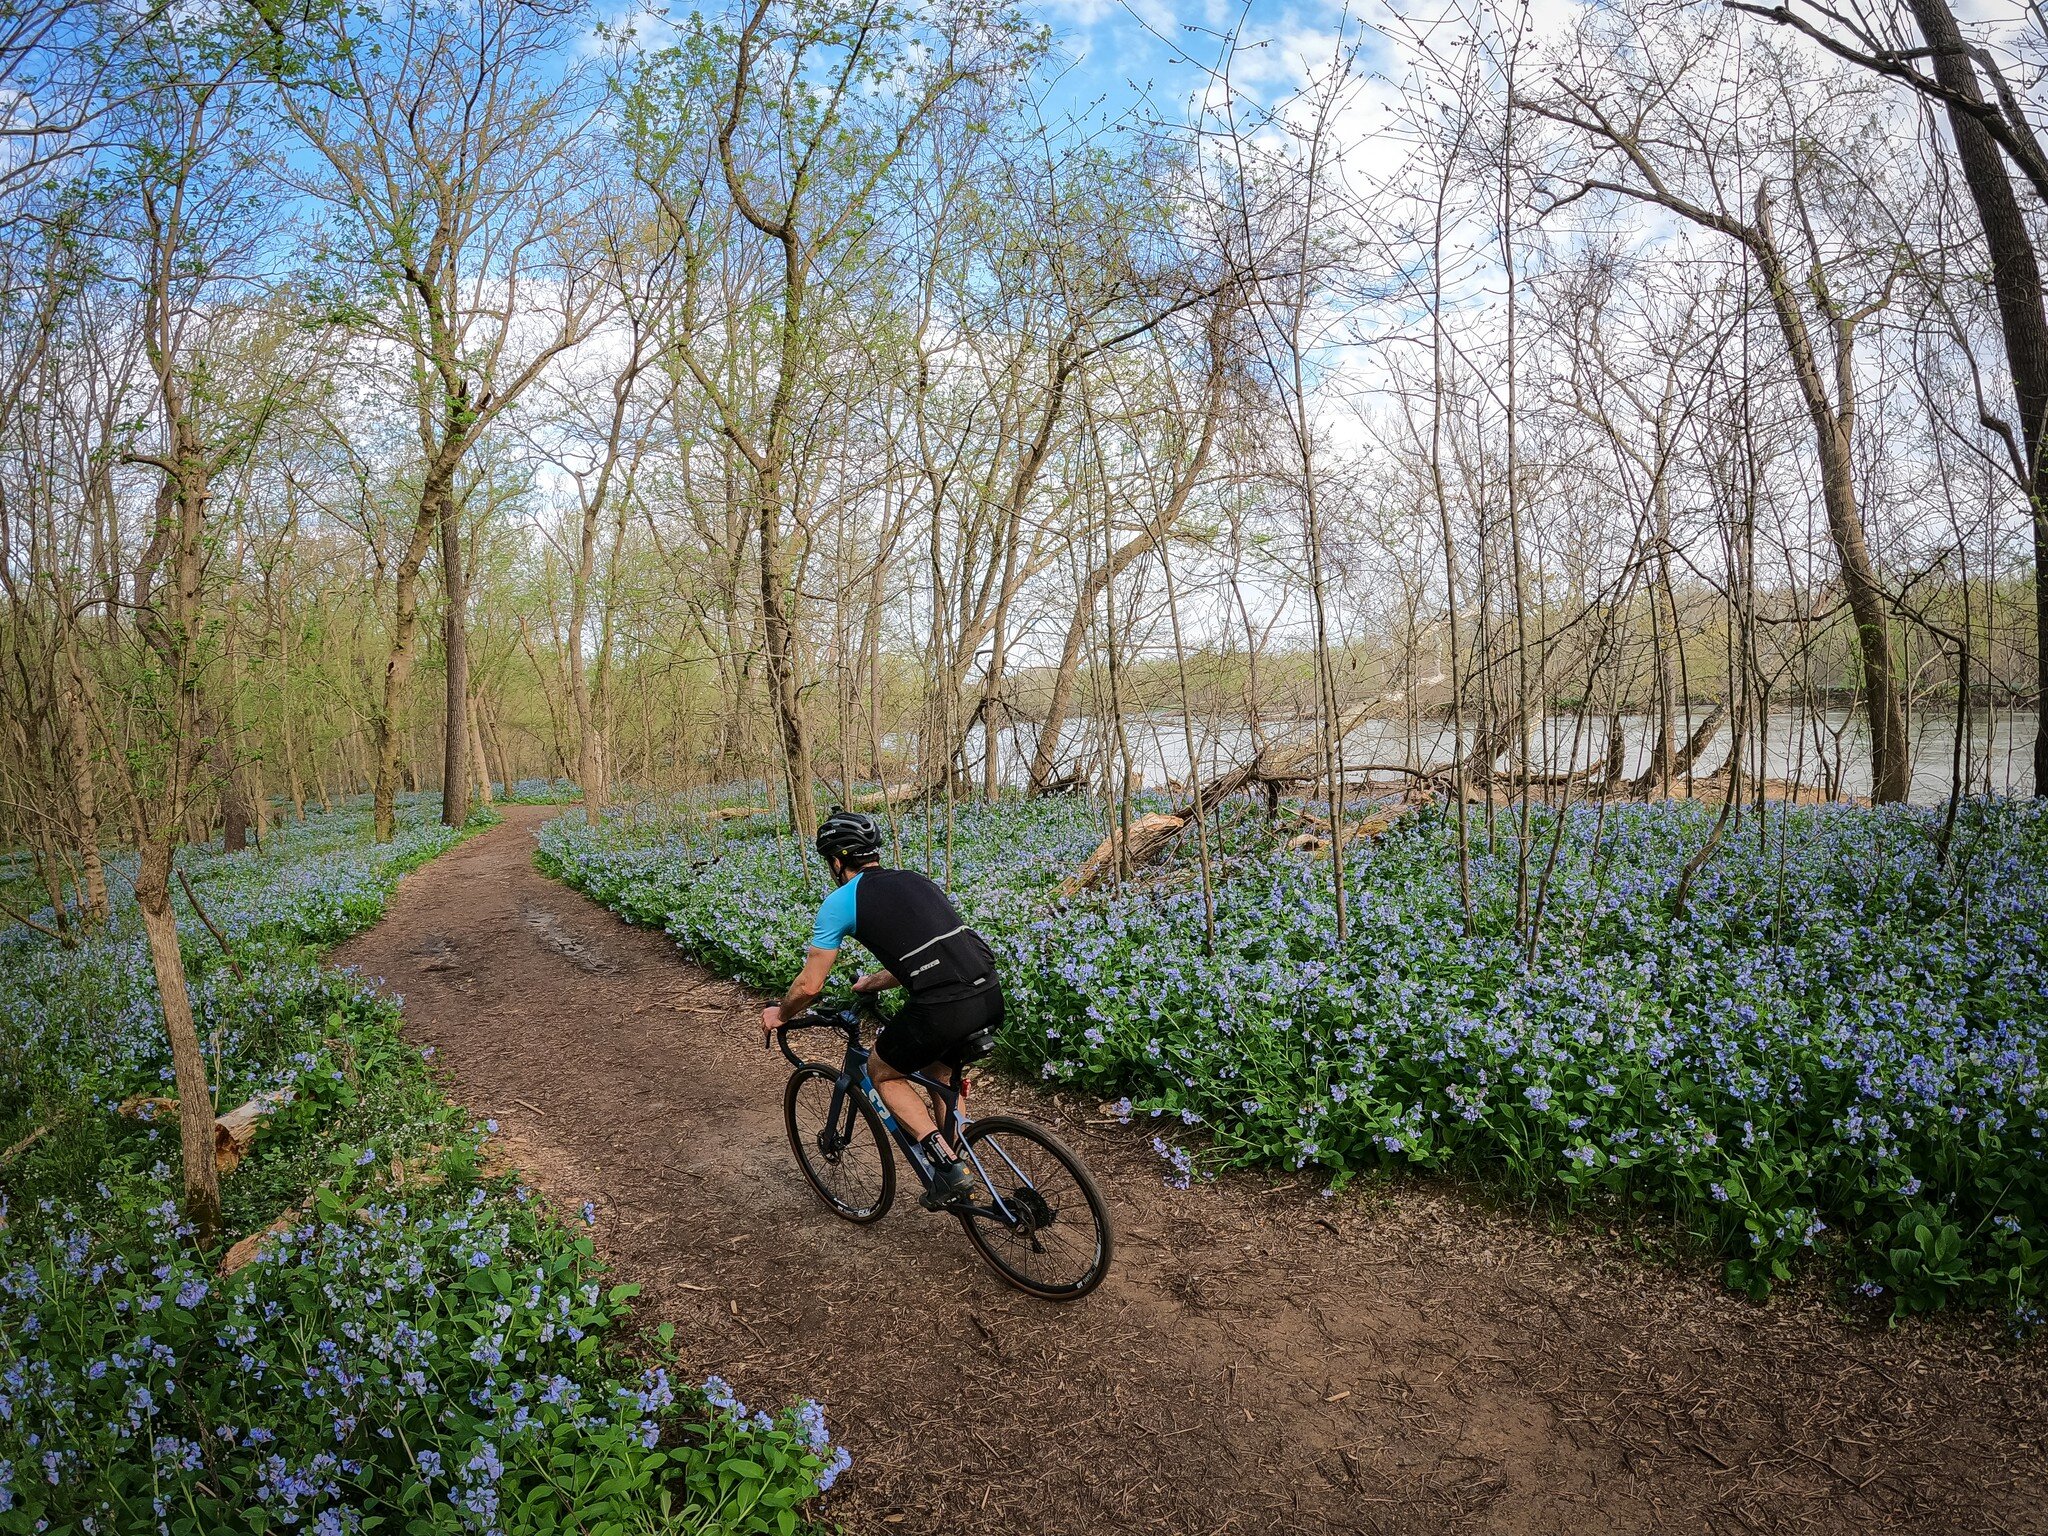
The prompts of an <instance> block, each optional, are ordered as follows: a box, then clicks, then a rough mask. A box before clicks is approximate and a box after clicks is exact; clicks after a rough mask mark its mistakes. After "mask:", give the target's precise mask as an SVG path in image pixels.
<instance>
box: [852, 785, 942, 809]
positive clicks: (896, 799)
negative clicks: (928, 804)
mask: <svg viewBox="0 0 2048 1536" xmlns="http://www.w3.org/2000/svg"><path fill="white" fill-rule="evenodd" d="M944 787H945V786H944V785H943V784H941V785H940V786H939V789H937V790H934V789H929V788H927V787H926V786H924V785H922V784H891V785H889V786H888V787H886V788H884V789H867V790H862V791H861V792H860V793H859V794H857V795H855V796H854V797H853V798H852V799H850V800H848V801H847V802H846V808H847V809H848V810H850V811H880V810H886V809H888V808H889V807H891V806H897V805H908V804H911V803H912V802H914V801H918V800H922V799H924V798H925V797H926V796H927V795H932V794H937V793H939V792H940V790H943V789H944Z"/></svg>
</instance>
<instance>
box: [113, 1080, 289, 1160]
mask: <svg viewBox="0 0 2048 1536" xmlns="http://www.w3.org/2000/svg"><path fill="white" fill-rule="evenodd" d="M291 1101H292V1095H291V1091H290V1090H289V1089H286V1088H273V1089H271V1090H270V1091H268V1092H266V1093H259V1094H257V1095H256V1097H255V1098H253V1099H251V1100H249V1101H248V1102H247V1103H246V1104H241V1105H238V1106H236V1107H235V1108H234V1109H231V1110H229V1111H228V1112H227V1113H226V1114H224V1115H222V1116H220V1117H219V1118H217V1119H216V1120H215V1121H214V1122H213V1166H214V1167H215V1169H217V1170H218V1171H219V1172H221V1173H229V1172H232V1171H233V1169H234V1168H235V1167H236V1165H237V1164H239V1163H240V1162H241V1161H242V1159H243V1158H245V1157H247V1156H248V1155H249V1149H250V1147H252V1146H253V1145H255V1142H256V1133H257V1131H259V1130H261V1129H262V1127H263V1122H264V1121H265V1120H267V1119H269V1118H270V1116H271V1115H273V1114H275V1113H276V1112H277V1111H278V1110H280V1109H282V1108H284V1106H285V1105H287V1104H289V1103H291ZM114 1109H115V1112H116V1113H117V1114H121V1115H125V1116H127V1117H128V1118H129V1119H130V1120H140V1121H143V1122H144V1123H145V1124H154V1123H155V1122H156V1121H158V1120H164V1119H175V1118H177V1114H178V1101H177V1100H176V1099H167V1098H163V1097H161V1096H160V1095H155V1094H143V1093H133V1094H130V1095H129V1096H128V1097H127V1098H125V1099H123V1100H122V1101H121V1102H120V1103H119V1104H117V1105H115V1106H114Z"/></svg>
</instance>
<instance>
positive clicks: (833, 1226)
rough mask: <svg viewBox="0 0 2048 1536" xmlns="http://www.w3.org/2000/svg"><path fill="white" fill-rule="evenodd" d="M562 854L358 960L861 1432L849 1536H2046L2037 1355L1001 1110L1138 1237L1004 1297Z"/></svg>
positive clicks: (504, 869) (448, 1079)
mask: <svg viewBox="0 0 2048 1536" xmlns="http://www.w3.org/2000/svg"><path fill="white" fill-rule="evenodd" d="M552 814H556V812H554V811H551V810H546V809H541V808H533V807H512V808H510V809H509V811H508V814H507V817H506V824H505V825H504V826H502V827H499V828H497V829H495V830H493V831H491V832H489V833H486V834H484V835H482V836H480V837H477V838H473V839H471V840H470V841H469V842H467V843H464V844H463V845H462V846H460V847H458V848H457V849H455V850H454V851H453V852H451V853H449V854H447V855H445V856H443V857H442V858H440V859H437V860H435V861H434V862H433V863H431V864H428V865H427V866H426V867H425V868H423V869H421V870H420V871H418V872H417V873H415V874H412V875H410V876H408V877H407V878H406V880H405V881H404V883H403V884H402V885H401V886H400V887H399V890H398V893H397V895H396V897H395V898H394V899H393V901H392V902H391V905H390V910H389V913H388V915H387V916H386V917H385V919H384V921H383V922H382V923H381V924H379V925H378V926H377V927H376V928H375V929H373V930H372V931H371V932H369V933H367V934H364V935H362V936H360V937H358V938H356V939H354V940H352V941H351V942H350V943H349V944H347V945H345V946H344V947H343V949H342V950H341V951H340V952H339V954H338V955H337V957H336V958H337V960H339V961H340V962H342V963H345V964H353V965H356V966H359V967H360V968H361V969H362V970H363V972H364V973H365V974H366V975H368V976H370V977H373V978H383V979H384V981H385V983H386V984H387V985H388V987H389V988H390V989H391V990H392V991H394V992H398V993H400V994H402V995H403V996H404V999H405V1012H406V1019H407V1029H408V1033H409V1034H410V1035H411V1037H412V1038H413V1039H415V1040H416V1041H418V1042H420V1043H422V1044H431V1045H433V1046H435V1047H436V1048H437V1061H438V1064H439V1066H440V1068H441V1069H442V1072H443V1077H444V1081H445V1083H446V1085H447V1087H448V1089H449V1091H450V1092H451V1093H452V1094H453V1095H454V1096H455V1097H456V1098H457V1099H458V1100H460V1101H461V1102H463V1103H465V1104H467V1105H469V1106H470V1107H471V1108H473V1109H474V1110H476V1111H477V1112H479V1113H482V1114H489V1115H493V1116H495V1117H496V1118H497V1120H498V1121H499V1123H500V1126H501V1127H502V1133H503V1136H504V1139H505V1141H506V1142H507V1143H508V1148H507V1150H508V1151H509V1153H510V1155H511V1156H512V1158H513V1160H514V1161H515V1162H517V1163H518V1164H519V1166H520V1167H521V1168H522V1169H524V1170H526V1171H527V1172H528V1173H529V1174H530V1175H531V1177H532V1178H533V1179H534V1180H535V1181H536V1182H537V1183H538V1184H539V1185H540V1186H541V1187H543V1188H544V1189H545V1190H547V1191H548V1192H549V1193H550V1194H551V1195H552V1196H554V1197H555V1199H556V1200H557V1201H558V1202H559V1203H560V1205H561V1207H562V1208H564V1209H568V1210H574V1209H575V1207H576V1206H577V1205H578V1204H580V1203H581V1202H582V1201H584V1200H586V1199H588V1200H593V1201H595V1202H596V1204H597V1207H598V1211H599V1219H598V1226H597V1237H598V1241H599V1245H600V1247H601V1248H602V1249H603V1250H604V1252H605V1253H606V1254H607V1256H608V1257H609V1258H610V1259H611V1260H612V1261H613V1262H614V1263H615V1265H616V1266H617V1268H618V1270H619V1271H620V1274H621V1277H622V1278H626V1279H632V1280H637V1281H639V1282H641V1283H642V1284H643V1285H644V1286H645V1287H646V1293H645V1297H644V1300H643V1303H642V1307H643V1311H644V1314H645V1315H646V1316H647V1319H648V1321H650V1322H652V1321H654V1320H656V1319H666V1320H669V1321H672V1322H674V1323H675V1325H676V1331H677V1339H678V1347H679V1349H680V1352H681V1356H682V1361H681V1370H682V1372H683V1373H684V1374H685V1375H692V1374H693V1375H694V1377H695V1378H698V1379H701V1378H702V1377H703V1376H704V1375H707V1374H709V1373H712V1372H717V1373H719V1374H721V1375H724V1376H725V1377H727V1378H728V1379H730V1380H731V1381H732V1382H733V1383H734V1385H735V1386H736V1388H737V1389H738V1391H739V1393H740V1395H741V1396H742V1397H743V1398H745V1399H746V1400H747V1401H749V1402H755V1403H762V1404H774V1403H779V1402H782V1401H785V1400H787V1399H789V1398H791V1397H794V1396H798V1395H812V1396H816V1397H818V1398H819V1399H821V1400H822V1401H823V1402H824V1403H825V1404H826V1405H827V1408H828V1411H829V1414H830V1419H831V1423H832V1426H833V1429H834V1431H835V1432H836V1433H837V1434H838V1435H839V1436H840V1437H841V1438H842V1439H843V1440H844V1441H845V1442H846V1443H847V1445H848V1446H849V1447H850V1448H851V1449H852V1451H853V1456H854V1463H853V1470H852V1472H851V1473H849V1474H848V1476H847V1477H846V1478H845V1479H844V1480H843V1481H842V1482H841V1484H840V1487H839V1489H838V1490H836V1491H835V1492H834V1494H833V1495H832V1496H831V1499H830V1501H829V1507H828V1513H829V1514H830V1515H832V1516H833V1517H835V1518H837V1519H838V1520H840V1521H841V1522H843V1524H844V1525H845V1527H846V1528H847V1529H848V1530H850V1531H856V1532H887V1531H891V1530H897V1529H902V1530H927V1531H933V1532H943V1533H947V1536H953V1533H973V1536H983V1533H987V1536H994V1533H1019V1536H1039V1533H1046V1536H1091V1533H1095V1532H1109V1531H1115V1532H1130V1533H1139V1532H1172V1533H1202V1536H1212V1533H1213V1536H1226V1533H1229V1536H1254V1533H1258V1536H1278V1533H1292V1532H1312V1533H1321V1532H1339V1531H1342V1532H1386V1533H1394V1532H1440V1531H1486V1532H1513V1533H1520V1532H1560V1533H1563V1532H1574V1533H1576V1532H1594V1531H1630V1532H1633V1531H1651V1530H1670V1531H1686V1532H1693V1531H1729V1532H1734V1531H1794V1530H1796V1531H1841V1532H1875V1531H1894V1530H1896V1531H1915V1532H1930V1533H1933V1532H1942V1533H1948V1532H1958V1533H1960V1532H1991V1531H2014V1532H2021V1531H2025V1532H2048V1471H2044V1468H2048V1359H2044V1357H2043V1352H2042V1351H2041V1350H2040V1349H2039V1348H2038V1347H2037V1348H2035V1349H2033V1350H2030V1351H2027V1352H2024V1353H2023V1354H2022V1355H2021V1356H2019V1357H2018V1358H2017V1359H2004V1358H2000V1357H1999V1356H1998V1355H1996V1354H1994V1353H1992V1352H1990V1351H1988V1350H1980V1349H1977V1348H1975V1347H1973V1346H1972V1345H1970V1344H1969V1343H1968V1341H1967V1340H1966V1339H1965V1338H1964V1337H1963V1336H1962V1335H1961V1334H1960V1333H1959V1332H1958V1331H1957V1330H1954V1329H1947V1328H1943V1329H1931V1330H1930V1329H1908V1330H1904V1331H1903V1332H1901V1333H1898V1334H1887V1333H1883V1332H1876V1331H1863V1330H1858V1329H1855V1328H1851V1327H1848V1326H1845V1325H1844V1324H1843V1323H1841V1322H1839V1321H1838V1320H1837V1319H1835V1318H1834V1317H1833V1316H1831V1315H1830V1314H1829V1312H1828V1311H1827V1310H1826V1309H1825V1308H1823V1307H1820V1306H1817V1305H1812V1304H1803V1303H1799V1302H1796V1301H1779V1302H1776V1303H1774V1304H1773V1305H1772V1306H1770V1307H1769V1308H1762V1309H1759V1308H1754V1307H1751V1306H1749V1305H1747V1304H1745V1303H1743V1302H1740V1301H1738V1300H1736V1299H1734V1298H1733V1297H1731V1296H1729V1295H1728V1294H1726V1293H1725V1292H1723V1291H1721V1290H1720V1289H1719V1288H1718V1287H1716V1286H1714V1285H1712V1284H1711V1283H1708V1282H1705V1281H1703V1280H1701V1279H1700V1278H1698V1277H1696V1276H1687V1275H1681V1274H1675V1273H1672V1272H1670V1271H1667V1270H1663V1269H1659V1268H1656V1267H1654V1266H1651V1265H1648V1264H1644V1263H1641V1262H1636V1261H1632V1260H1630V1259H1628V1258H1627V1257H1626V1256H1625V1255H1621V1254H1619V1253H1615V1252H1607V1251H1604V1250H1601V1249H1597V1248H1596V1247H1595V1246H1594V1245H1593V1244H1592V1243H1590V1242H1588V1241H1587V1240H1585V1239H1565V1238H1555V1237H1552V1236H1549V1235H1546V1234H1545V1233H1543V1232H1540V1231H1537V1230H1534V1229H1533V1228H1532V1227H1531V1226H1530V1224H1528V1223H1526V1222H1523V1221H1520V1220H1518V1219H1516V1218H1514V1217H1512V1216H1507V1215H1501V1214H1498V1213H1493V1212H1489V1211H1487V1210H1485V1209H1484V1208H1482V1207H1481V1206H1479V1205H1478V1204H1477V1203H1476V1202H1471V1201H1467V1200H1464V1199H1462V1198H1460V1197H1459V1196H1457V1195H1456V1194H1455V1193H1454V1192H1453V1193H1441V1192H1437V1191H1435V1190H1433V1189H1430V1188H1428V1187H1412V1186H1404V1187H1401V1188H1400V1189H1398V1190H1397V1191H1395V1192H1394V1193H1391V1194H1388V1193H1385V1192H1382V1193H1379V1194H1371V1193H1367V1194H1361V1195H1355V1196H1343V1197H1339V1198H1336V1199H1322V1198H1319V1197H1318V1192H1317V1189H1316V1188H1315V1187H1314V1186H1313V1185H1312V1184H1308V1183H1303V1182H1300V1181H1294V1180H1289V1179H1287V1178H1284V1177H1281V1178H1275V1179H1264V1180H1258V1179H1249V1178H1245V1179H1229V1180H1224V1181H1221V1182H1219V1183H1216V1184H1211V1185H1205V1186H1198V1187H1196V1188H1195V1189H1192V1190H1187V1191H1179V1190H1173V1189H1168V1188H1166V1187H1164V1186H1163V1185H1162V1182H1161V1179H1160V1166H1161V1165H1160V1163H1159V1161H1158V1159H1157V1157H1155V1156H1154V1155H1153V1153H1152V1152H1151V1151H1150V1150H1149V1148H1148V1146H1147V1133H1146V1132H1145V1131H1143V1130H1142V1129H1141V1128H1137V1127H1132V1128H1125V1127H1122V1126H1119V1125H1117V1124H1115V1123H1114V1122H1113V1121H1112V1120H1110V1119H1109V1118H1108V1117H1107V1116H1105V1115H1103V1114H1101V1113H1100V1111H1099V1109H1098V1107H1097V1106H1096V1105H1095V1104H1093V1103H1092V1102H1086V1103H1083V1102H1077V1101H1075V1100H1074V1099H1073V1098H1072V1096H1071V1095H1070V1096H1067V1097H1066V1098H1065V1099H1064V1100H1063V1099H1061V1098H1058V1097H1054V1096H1051V1095H1044V1094H1040V1093H1038V1092H1036V1091H1035V1090H1033V1089H1031V1088H1029V1087H1027V1086H1025V1085H1020V1084H1016V1083H1011V1082H1005V1081H1002V1080H999V1079H990V1080H988V1081H987V1082H986V1083H984V1084H983V1085H982V1087H981V1089H979V1090H978V1091H977V1093H976V1104H977V1107H978V1109H979V1111H980V1112H981V1113H984V1114H986V1113H988V1112H990V1111H991V1110H992V1109H994V1108H995V1107H996V1106H998V1105H1003V1106H1011V1107H1017V1108H1020V1109H1023V1110H1026V1111H1027V1112H1029V1113H1031V1114H1033V1115H1035V1116H1038V1117H1040V1118H1042V1119H1044V1120H1046V1121H1047V1122H1049V1123H1050V1124H1052V1125H1053V1126H1054V1128H1055V1129H1056V1130H1057V1131H1058V1132H1059V1133H1060V1134H1061V1135H1063V1136H1065V1137H1066V1138H1067V1139H1068V1140H1069V1141H1070V1142H1072V1143H1073V1144H1075V1145H1076V1146H1077V1147H1079V1148H1081V1149H1082V1150H1083V1151H1084V1152H1085V1154H1086V1156H1087V1157H1088V1160H1089V1162H1090V1164H1091V1166H1092V1167H1093V1168H1094V1170H1095V1172H1096V1176H1097V1178H1098V1180H1099V1181H1100V1182H1101V1184H1102V1186H1103V1189H1104V1191H1105V1193H1106V1194H1107V1195H1108V1196H1109V1199H1110V1201H1111V1204H1112V1207H1113V1209H1114V1214H1115V1218H1116V1222H1117V1228H1118V1235H1119V1239H1120V1249H1119V1253H1118V1258H1117V1267H1116V1269H1115V1271H1114V1272H1113V1273H1112V1274H1111V1276H1110V1278H1109V1280H1108V1281H1107V1282H1106V1283H1105V1284H1104V1285H1103V1287H1102V1288H1101V1289H1100V1290H1099V1291H1098V1292H1096V1294H1095V1295H1093V1296H1092V1297H1090V1298H1088V1299H1087V1300H1085V1301H1083V1302H1081V1303H1079V1304H1077V1305H1074V1306H1070V1307H1059V1306H1054V1305H1049V1304H1047V1303H1044V1302H1040V1301H1035V1300H1032V1299H1030V1298H1028V1297H1026V1296H1024V1295H1021V1294H1019V1293H1017V1292H1015V1291H1011V1290H1009V1289H1007V1288H1006V1287H1004V1285H1003V1284H1002V1283H1001V1281H1000V1280H999V1279H998V1278H997V1277H996V1276H995V1274H994V1273H992V1272H991V1271H989V1270H987V1269H985V1268H984V1267H983V1266H982V1264H981V1262H980V1261H979V1260H978V1259H977V1258H976V1257H975V1256H974V1253H973V1251H972V1250H971V1249H970V1248H969V1246H968V1244H967V1241H966V1239H965V1237H964V1236H963V1235H962V1234H961V1232H960V1231H959V1230H958V1228H957V1226H956V1225H955V1224H954V1223H953V1222H952V1221H951V1220H950V1219H948V1218H944V1217H937V1216H930V1215H927V1214H925V1213H923V1212H921V1211H919V1210H917V1209H916V1206H915V1202H914V1201H909V1200H901V1199H900V1200H899V1202H898V1205H897V1209H896V1211H895V1212H894V1213H893V1214H892V1215H891V1216H890V1217H889V1218H888V1219H887V1220H885V1221H883V1222H881V1223H879V1224H878V1225H877V1226H874V1227H870V1228H857V1227H853V1226H849V1225H847V1224H845V1223H843V1222H840V1221H838V1220H836V1219H835V1218H833V1217H832V1216H831V1215H829V1214H828V1213H827V1212H826V1211H825V1210H824V1209H823V1208H822V1207H821V1206H820V1205H818V1204H817V1202H816V1201H815V1200H814V1199H813V1198H812V1197H811V1195H810V1194H809V1192H808V1190H807V1188H806V1186H805V1185H804V1183H803V1180H802V1178H801V1177H800V1175H799V1174H798V1172H797V1170H796V1167H795V1165H794V1163H793V1162H792V1161H791V1158H790V1154H789V1151H788V1149H787V1147H786V1145H785V1143H784V1140H783V1132H782V1123H781V1100H782V1085H783V1082H784V1079H785V1077H786V1075H787V1068H786V1066H785V1064H784V1063H783V1061H782V1059H781V1058H780V1057H779V1056H774V1055H769V1054H766V1053H764V1052H763V1051H762V1050H761V1048H760V1045H759V1039H760V1037H759V1034H758V1031H757V1030H755V1028H754V1027H753V1025H752V1024H751V1023H750V1022H749V1015H751V1014H752V1013H754V1012H755V1011H756V1010H757V1009H758V1008H759V1006H760V1002H761V1000H760V999H758V998H755V997H753V996H751V995H750V994H748V993H746V992H744V991H742V990H741V989H739V988H736V987H734V986H731V985H729V984H727V983H724V982H721V981H719V980H717V979H716V978H714V977H712V976H711V975H709V974H708V973H706V972H705V971H703V970H701V969H700V968H698V967H696V966H694V965H691V964H690V963H688V962H687V961H685V960H683V959H682V958H681V957H680V956H678V955H677V953H676V952H675V950H674V948H673V946H672V945H670V944H669V943H668V941H667V940H666V939H664V938H663V937H662V936H661V935H660V934H658V933H654V932H651V931H646V930H641V929H635V928H632V927H630V926H628V925H626V924H624V923H622V922H620V921H619V920H617V919H616V918H614V917H612V916H611V915H610V914H608V913H606V912H604V911H602V910H601V909H599V908H597V907H595V906H593V905H592V904H590V903H589V902H587V901H585V900H584V899H583V898H582V897H581V896H578V895H576V894H575V893H573V892H571V891H569V890H566V889H565V888H563V887H561V886H559V885H557V884H555V883H554V882H552V881H549V880H547V879H545V878H543V877H542V876H541V875H540V874H539V873H538V872H536V871H535V870H534V868H533V867H532V863H531V856H532V852H533V830H534V828H535V827H536V826H537V825H538V824H539V823H540V822H541V821H543V820H545V819H546V818H547V817H548V816H550V815H552ZM794 958H795V957H792V959H794Z"/></svg>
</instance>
